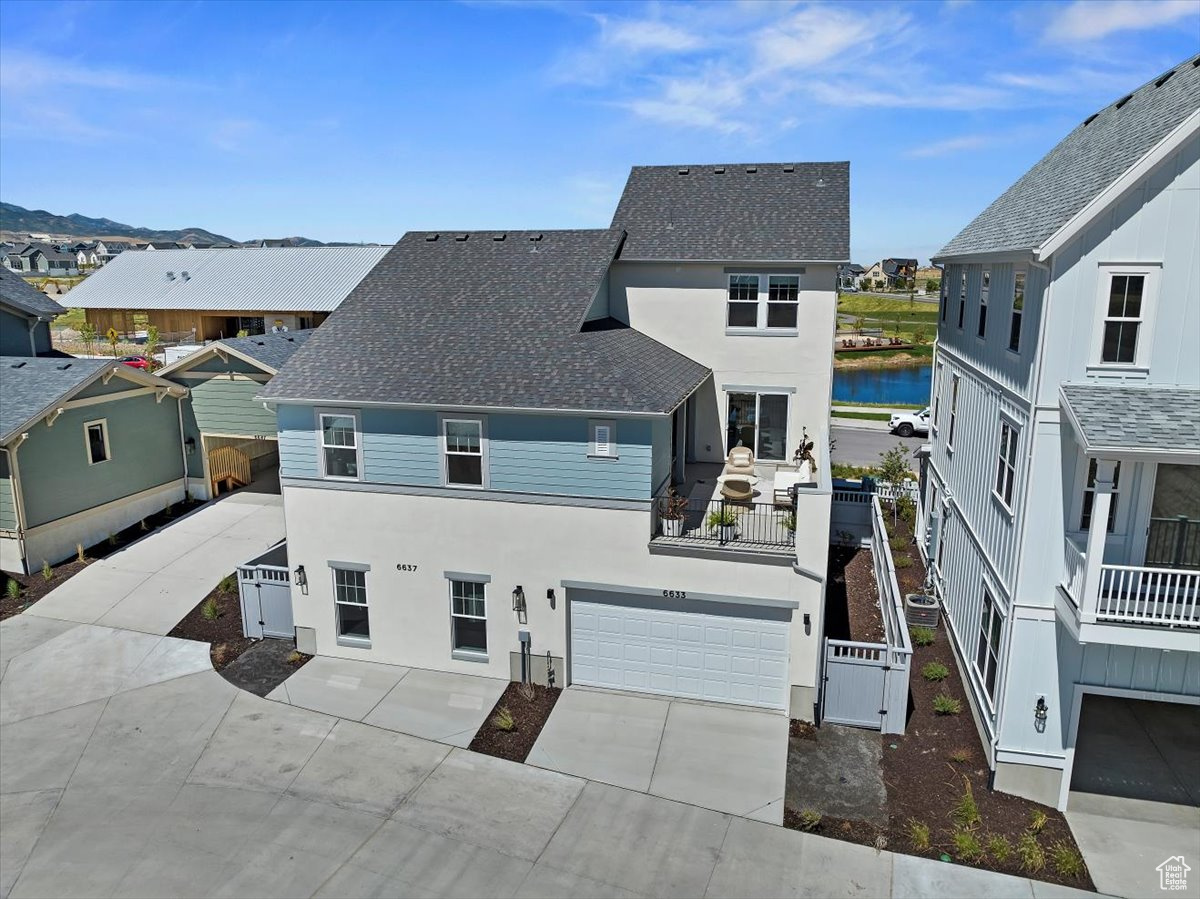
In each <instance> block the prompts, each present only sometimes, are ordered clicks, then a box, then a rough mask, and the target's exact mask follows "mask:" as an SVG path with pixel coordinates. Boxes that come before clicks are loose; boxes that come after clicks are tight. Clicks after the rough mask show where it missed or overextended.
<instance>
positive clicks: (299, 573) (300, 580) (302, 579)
mask: <svg viewBox="0 0 1200 899" xmlns="http://www.w3.org/2000/svg"><path fill="white" fill-rule="evenodd" d="M292 574H293V576H294V578H295V581H296V586H297V587H299V588H300V592H301V593H303V594H304V595H305V596H307V595H308V573H307V572H306V571H305V570H304V566H303V565H297V566H296V570H295V571H294V572H293V573H292Z"/></svg>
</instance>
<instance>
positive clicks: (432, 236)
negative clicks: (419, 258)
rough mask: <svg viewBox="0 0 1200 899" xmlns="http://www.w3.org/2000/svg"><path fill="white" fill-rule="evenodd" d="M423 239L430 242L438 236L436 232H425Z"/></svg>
mask: <svg viewBox="0 0 1200 899" xmlns="http://www.w3.org/2000/svg"><path fill="white" fill-rule="evenodd" d="M425 239H426V240H428V241H429V242H431V243H432V242H433V241H435V240H437V239H438V236H437V235H436V234H426V235H425Z"/></svg>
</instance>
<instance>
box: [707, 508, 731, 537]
mask: <svg viewBox="0 0 1200 899" xmlns="http://www.w3.org/2000/svg"><path fill="white" fill-rule="evenodd" d="M737 523H738V519H737V513H736V512H735V511H733V509H727V508H720V509H714V510H713V511H711V512H709V513H708V529H709V530H710V531H716V532H717V536H719V537H720V538H721V542H722V543H729V542H731V541H732V540H734V538H736V537H737Z"/></svg>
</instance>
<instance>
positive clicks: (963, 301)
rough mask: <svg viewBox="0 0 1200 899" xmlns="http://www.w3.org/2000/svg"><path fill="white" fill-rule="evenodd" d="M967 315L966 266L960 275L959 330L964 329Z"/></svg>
mask: <svg viewBox="0 0 1200 899" xmlns="http://www.w3.org/2000/svg"><path fill="white" fill-rule="evenodd" d="M966 317H967V270H966V268H964V269H963V270H962V274H961V275H959V276H958V330H960V331H961V330H962V326H963V322H964V321H965V320H966Z"/></svg>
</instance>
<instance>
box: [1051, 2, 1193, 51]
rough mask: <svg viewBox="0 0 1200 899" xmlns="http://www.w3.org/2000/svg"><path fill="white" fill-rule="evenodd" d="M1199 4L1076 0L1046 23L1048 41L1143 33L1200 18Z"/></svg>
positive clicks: (1094, 38) (1097, 38) (1091, 39)
mask: <svg viewBox="0 0 1200 899" xmlns="http://www.w3.org/2000/svg"><path fill="white" fill-rule="evenodd" d="M1198 14H1200V4H1197V3H1196V2H1195V0H1073V2H1072V3H1069V4H1067V5H1066V6H1064V7H1061V8H1060V11H1059V12H1058V13H1057V14H1055V15H1052V16H1051V17H1050V20H1049V21H1048V22H1047V23H1046V29H1045V32H1044V34H1043V37H1044V38H1045V39H1046V40H1047V41H1072V42H1084V41H1096V40H1099V39H1101V38H1104V37H1107V36H1108V35H1110V34H1115V33H1117V32H1119V31H1142V30H1146V29H1150V28H1160V27H1162V26H1163V25H1170V24H1172V23H1174V22H1178V21H1179V20H1180V19H1186V18H1189V17H1190V18H1193V19H1195V18H1197V15H1198Z"/></svg>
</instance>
